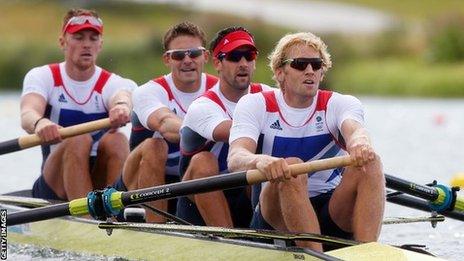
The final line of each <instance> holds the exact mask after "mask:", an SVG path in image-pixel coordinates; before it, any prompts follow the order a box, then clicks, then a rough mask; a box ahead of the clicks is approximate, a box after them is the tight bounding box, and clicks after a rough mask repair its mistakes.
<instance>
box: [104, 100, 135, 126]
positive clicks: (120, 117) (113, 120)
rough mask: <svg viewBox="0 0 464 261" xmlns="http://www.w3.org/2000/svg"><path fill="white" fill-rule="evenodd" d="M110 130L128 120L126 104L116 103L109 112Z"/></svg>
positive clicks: (124, 123)
mask: <svg viewBox="0 0 464 261" xmlns="http://www.w3.org/2000/svg"><path fill="white" fill-rule="evenodd" d="M109 117H110V124H111V129H112V131H115V130H116V129H117V128H119V127H122V126H124V125H126V124H127V123H128V122H129V121H130V109H129V106H128V105H127V104H116V105H115V106H114V107H113V108H111V110H110V112H109Z"/></svg>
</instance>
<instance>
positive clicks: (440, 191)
mask: <svg viewBox="0 0 464 261" xmlns="http://www.w3.org/2000/svg"><path fill="white" fill-rule="evenodd" d="M385 178H386V181H387V184H386V185H387V187H388V188H390V189H394V190H397V191H401V192H403V193H406V194H409V195H412V196H415V197H418V198H422V199H424V200H426V201H428V202H429V210H435V211H437V212H438V213H440V214H442V215H444V216H449V217H452V218H456V219H460V220H463V221H464V218H463V217H464V198H463V197H462V196H460V195H458V194H457V193H456V190H454V189H453V188H450V187H448V186H445V185H434V186H423V185H419V184H416V183H413V182H410V181H407V180H404V179H400V178H398V177H394V176H391V175H388V174H385ZM392 198H394V197H392ZM408 201H409V203H411V204H412V205H414V203H412V201H411V200H408ZM416 203H417V201H416ZM416 205H417V206H419V205H421V204H420V203H417V204H416ZM453 212H455V214H453Z"/></svg>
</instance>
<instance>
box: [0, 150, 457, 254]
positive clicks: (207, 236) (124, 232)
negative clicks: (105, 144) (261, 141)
mask: <svg viewBox="0 0 464 261" xmlns="http://www.w3.org/2000/svg"><path fill="white" fill-rule="evenodd" d="M350 164H352V160H351V158H350V157H349V156H341V157H334V158H330V159H322V160H315V161H311V162H304V163H299V164H294V165H290V166H289V168H290V171H291V172H292V173H296V174H305V173H308V172H314V171H318V170H321V169H332V168H336V167H342V166H348V165H350ZM385 177H386V180H387V183H386V184H387V187H389V188H390V189H395V190H396V191H397V192H393V193H389V196H388V197H387V200H389V201H392V199H395V200H396V201H397V202H401V203H400V204H402V205H407V206H410V207H414V208H418V209H421V208H425V206H427V208H428V209H429V211H430V209H432V210H434V212H438V213H440V214H441V215H443V216H446V217H450V218H455V219H458V220H462V221H464V199H463V198H462V196H459V195H457V193H456V189H453V188H449V187H446V186H444V185H438V184H433V186H430V187H429V186H422V185H419V184H415V183H412V182H408V181H406V180H402V179H399V178H396V177H393V176H390V175H385ZM265 180H266V178H265V177H264V175H263V174H262V173H261V172H259V171H258V170H248V171H241V172H235V173H229V174H223V175H218V176H212V177H207V178H202V179H196V180H190V181H186V182H178V183H172V184H167V185H161V186H157V187H152V188H144V189H139V190H134V191H127V192H120V191H116V190H114V189H112V188H107V189H105V190H103V191H93V192H90V193H89V195H88V197H87V198H80V199H74V200H72V201H71V202H65V203H57V204H51V202H43V201H34V199H30V198H27V199H24V198H23V199H18V198H13V199H12V198H11V197H10V198H7V199H4V200H3V202H5V203H3V205H0V207H2V208H8V209H10V211H11V213H9V214H8V221H7V225H8V229H9V230H10V231H11V232H10V234H11V235H10V237H11V240H12V241H10V242H18V243H30V244H37V245H40V246H47V247H51V248H55V249H60V250H70V251H76V252H87V253H92V254H98V255H109V256H120V257H124V258H129V259H189V260H190V259H195V260H199V259H201V260H205V259H210V260H211V259H214V260H216V259H247V260H248V259H263V260H264V259H265V260H270V259H272V260H273V259H278V260H285V259H289V260H292V259H303V260H314V259H323V260H337V258H338V259H340V258H341V259H343V260H373V259H388V260H428V259H430V260H434V258H433V257H432V256H429V255H427V254H423V253H418V252H416V251H418V249H415V248H414V247H412V248H411V249H409V250H408V249H404V248H398V247H393V246H388V245H383V244H380V243H360V242H355V241H350V240H344V239H339V238H333V237H327V236H321V235H316V234H308V233H303V234H302V233H282V232H276V231H260V230H252V229H245V230H244V229H225V228H214V227H195V226H180V225H159V224H139V223H117V222H111V220H112V219H111V217H113V216H115V215H117V214H118V213H119V212H120V211H121V210H122V209H123V208H124V207H127V206H131V205H134V204H142V203H144V202H148V201H153V200H160V199H169V198H173V197H179V196H185V195H190V194H194V193H203V192H209V191H213V190H222V189H230V188H234V187H239V186H246V185H252V184H257V183H259V182H263V181H265ZM402 193H408V194H410V195H412V196H415V197H418V198H421V199H415V198H414V199H413V198H408V197H406V196H405V195H403V194H402ZM25 200H26V201H27V203H24V204H23V203H22V205H28V206H33V207H34V208H32V209H23V208H21V209H18V207H14V206H12V205H14V203H15V202H16V203H17V202H23V201H25ZM1 202H2V200H1V198H0V203H1ZM89 214H90V215H91V216H92V217H93V218H95V219H97V220H100V221H95V220H88V219H82V218H79V217H78V216H83V215H89ZM69 216H72V217H69ZM439 218H440V217H437V216H432V217H431V219H430V221H431V222H432V224H434V223H436V222H438V221H439V220H440V219H439ZM105 231H106V233H105ZM108 235H111V236H108ZM250 239H251V240H250ZM256 239H259V240H262V239H265V240H267V241H266V242H256V241H255V240H256ZM269 240H270V241H271V243H268V242H269ZM294 240H311V241H316V242H321V243H323V244H324V245H325V244H332V245H333V244H336V245H337V246H338V247H340V249H337V250H333V251H327V252H324V253H321V252H316V251H312V250H309V249H305V248H299V247H294V246H292V243H294ZM410 250H416V251H410ZM421 252H425V251H422V250H421ZM425 253H426V252H425ZM435 260H436V259H435Z"/></svg>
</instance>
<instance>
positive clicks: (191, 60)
mask: <svg viewBox="0 0 464 261" xmlns="http://www.w3.org/2000/svg"><path fill="white" fill-rule="evenodd" d="M205 44H206V40H205V33H204V32H203V30H202V29H201V28H199V27H198V26H197V25H195V24H192V23H190V22H183V23H180V24H177V25H175V26H173V27H172V28H170V29H169V30H168V31H167V32H166V34H165V35H164V39H163V45H164V49H165V53H164V55H163V61H164V63H165V65H166V66H167V67H169V68H170V70H171V72H170V73H169V74H167V75H163V76H160V77H156V78H154V79H153V80H150V81H148V82H147V83H145V84H144V85H142V86H140V87H138V88H136V89H135V90H134V94H133V102H134V113H133V117H132V132H131V136H130V147H131V150H132V151H131V153H130V155H129V157H128V159H127V161H126V164H125V166H124V171H123V175H122V176H121V177H120V179H119V180H118V182H117V183H116V184H115V188H116V189H118V190H127V189H130V190H134V189H139V188H146V187H152V186H157V185H163V184H165V183H172V182H178V181H179V180H180V179H179V172H178V171H179V165H178V163H179V128H180V126H181V124H182V119H183V118H184V115H185V113H186V112H187V109H188V108H189V106H190V104H191V103H192V101H193V100H194V99H196V98H197V97H199V96H200V95H202V94H203V93H205V91H207V90H208V89H210V88H211V87H212V86H213V85H214V84H216V82H217V81H218V79H217V78H216V77H215V76H212V75H209V74H206V73H203V67H204V65H205V63H206V62H207V61H208V54H209V52H208V51H206V49H205V48H204V47H203V46H205ZM150 205H151V206H153V207H155V208H157V209H159V210H162V211H166V210H167V209H168V201H166V200H160V201H156V202H153V203H150ZM175 207H176V200H175V199H174V200H170V201H169V212H171V213H175ZM147 221H149V222H165V221H166V218H165V217H163V216H157V215H154V214H153V212H152V211H147Z"/></svg>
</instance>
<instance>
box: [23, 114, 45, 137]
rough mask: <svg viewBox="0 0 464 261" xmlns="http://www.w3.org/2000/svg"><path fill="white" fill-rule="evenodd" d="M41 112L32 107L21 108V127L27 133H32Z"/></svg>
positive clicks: (39, 119)
mask: <svg viewBox="0 0 464 261" xmlns="http://www.w3.org/2000/svg"><path fill="white" fill-rule="evenodd" d="M42 118H43V114H40V113H39V112H37V111H35V110H33V109H23V110H21V127H22V128H23V129H24V130H25V131H26V132H27V133H29V134H33V133H34V131H35V127H36V126H37V123H38V121H41V120H42Z"/></svg>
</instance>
